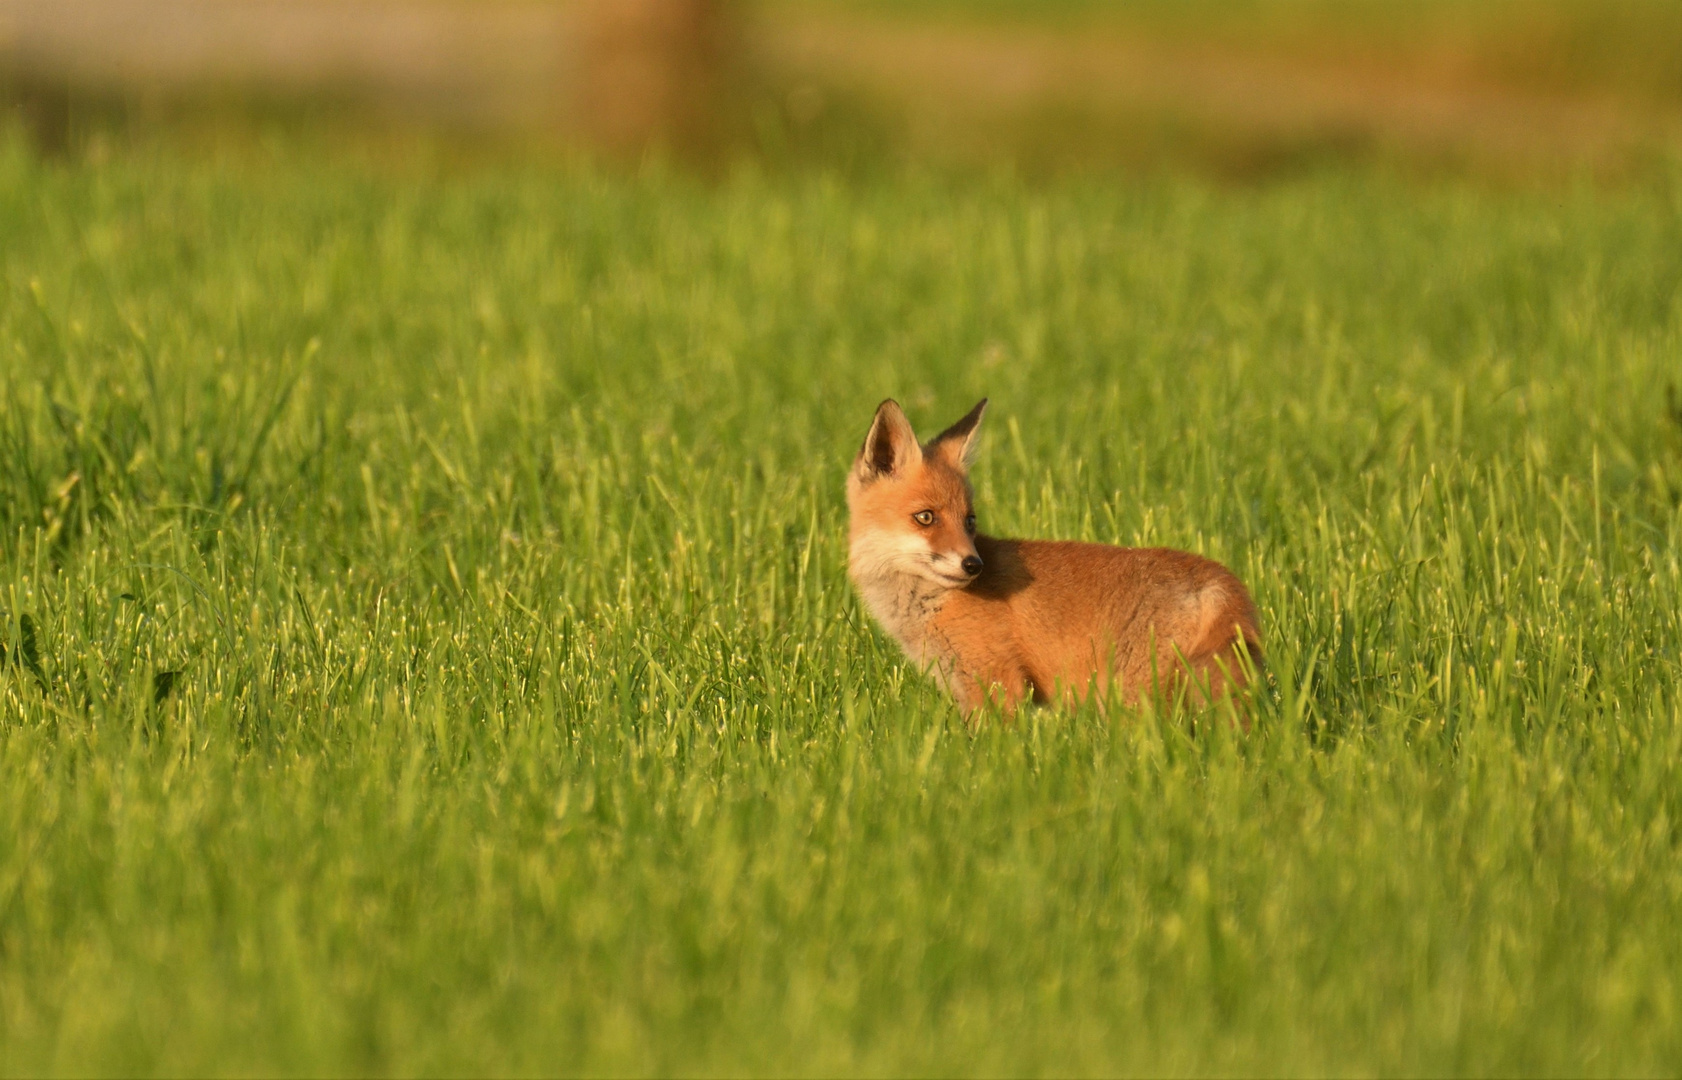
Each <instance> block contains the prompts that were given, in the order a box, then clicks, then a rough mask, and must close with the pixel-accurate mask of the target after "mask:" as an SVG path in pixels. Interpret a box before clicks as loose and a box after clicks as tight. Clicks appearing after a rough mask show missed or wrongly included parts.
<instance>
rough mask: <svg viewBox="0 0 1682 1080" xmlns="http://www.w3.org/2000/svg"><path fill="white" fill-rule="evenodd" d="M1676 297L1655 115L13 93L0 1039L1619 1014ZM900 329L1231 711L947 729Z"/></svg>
mask: <svg viewBox="0 0 1682 1080" xmlns="http://www.w3.org/2000/svg"><path fill="white" fill-rule="evenodd" d="M280 150H281V151H283V150H284V147H282V148H280ZM1679 358H1682V179H1677V180H1675V181H1674V182H1667V183H1655V184H1649V185H1646V186H1641V187H1628V188H1622V189H1598V190H1597V189H1590V188H1580V189H1579V188H1569V187H1564V188H1549V189H1546V190H1511V189H1509V190H1500V191H1498V190H1494V189H1491V188H1479V187H1474V186H1469V185H1465V184H1456V183H1449V182H1443V183H1425V182H1418V181H1409V182H1404V181H1400V180H1396V179H1393V178H1388V177H1386V176H1385V175H1382V174H1378V173H1359V172H1340V171H1330V172H1319V173H1314V174H1310V175H1306V176H1302V177H1298V178H1296V179H1292V180H1289V181H1285V182H1280V183H1276V184H1272V185H1267V186H1261V187H1250V188H1233V187H1222V186H1218V185H1210V184H1205V183H1201V182H1197V181H1172V180H1169V179H1166V178H1165V179H1158V180H1135V181H1118V180H1105V179H1101V178H1097V177H1088V178H1085V179H1081V178H1069V179H1066V180H1062V181H1057V182H1055V183H1047V184H1041V185H1034V186H1025V185H1023V184H1020V183H1017V182H1014V181H1012V180H1010V179H1008V178H1006V177H1002V176H1000V177H991V178H989V177H982V176H971V177H968V178H963V177H953V176H938V175H925V174H920V173H917V172H915V171H908V172H905V173H898V174H893V175H882V176H879V177H876V178H874V179H871V178H868V177H865V178H859V179H855V180H850V181H848V182H845V183H843V182H839V181H835V180H831V179H826V178H825V177H823V176H822V175H763V174H757V173H753V172H742V173H739V174H734V175H731V176H728V177H726V178H723V179H721V180H718V181H717V182H710V183H702V182H699V181H695V180H692V179H685V178H683V177H681V176H677V175H672V174H667V173H663V172H661V171H659V170H657V169H651V170H649V171H647V172H645V173H643V174H641V175H638V176H634V177H629V178H627V177H618V178H615V177H612V176H608V175H604V174H598V173H595V172H592V171H590V170H589V169H585V168H554V167H540V166H537V165H517V164H514V165H503V166H497V167H488V166H487V167H483V168H466V169H428V168H424V167H419V166H416V167H391V168H377V167H369V166H366V165H357V164H354V163H350V162H338V163H327V164H321V163H316V164H313V165H307V166H306V165H304V164H302V163H300V162H299V161H298V160H296V159H295V158H294V157H292V156H289V155H288V154H286V153H284V152H280V151H277V152H276V156H275V157H274V159H273V160H272V161H267V162H263V161H250V160H246V161H242V162H232V163H226V162H225V163H223V164H220V165H219V164H216V163H215V162H214V161H212V160H211V159H209V158H206V157H204V156H202V155H196V154H195V155H177V154H174V153H172V152H169V151H165V150H152V151H135V152H126V151H125V152H120V153H115V154H112V155H111V156H109V157H108V158H107V159H106V160H105V161H104V162H103V163H101V164H90V163H85V162H84V163H80V164H78V163H74V162H72V163H65V164H52V165H43V164H40V163H38V162H37V161H35V160H34V159H33V158H31V157H30V156H29V155H28V154H27V153H26V152H25V151H24V150H23V149H22V147H21V145H20V144H19V143H17V142H16V141H12V142H9V143H5V144H3V148H0V529H3V535H4V537H5V540H4V547H3V550H0V628H3V629H0V643H3V644H4V648H5V658H4V660H3V661H0V1072H4V1073H7V1074H25V1073H43V1072H50V1073H107V1072H122V1073H181V1072H264V1073H267V1072H281V1073H343V1072H381V1073H417V1072H474V1073H484V1072H497V1073H501V1072H522V1071H544V1072H549V1071H561V1072H592V1073H600V1072H686V1073H692V1072H741V1071H761V1070H763V1071H772V1070H775V1071H799V1072H825V1073H834V1072H842V1073H853V1072H860V1073H887V1072H940V1073H954V1072H985V1073H1002V1072H1010V1073H1016V1072H1021V1073H1110V1072H1132V1071H1148V1072H1164V1071H1166V1072H1269V1073H1273V1072H1317V1071H1336V1072H1340V1073H1348V1072H1355V1073H1360V1072H1387V1073H1396V1072H1411V1073H1419V1072H1431V1073H1438V1072H1442V1073H1517V1072H1524V1073H1579V1072H1583V1073H1629V1072H1646V1073H1667V1074H1668V1073H1675V1072H1676V1071H1677V1070H1678V1069H1679V1068H1682V935H1679V934H1678V933H1677V927H1678V926H1679V925H1682V859H1679V850H1678V845H1679V842H1682V693H1679V690H1678V685H1677V683H1678V679H1677V677H1678V667H1679V661H1682V656H1679V652H1678V648H1679V640H1682V636H1679V631H1682V626H1679V615H1678V612H1679V611H1682V562H1679V548H1678V544H1679V540H1682V517H1679V514H1678V509H1677V501H1678V496H1679V495H1682V428H1679V426H1678V422H1677V419H1676V418H1675V417H1674V416H1673V415H1672V412H1671V408H1670V406H1669V405H1668V404H1667V399H1666V389H1667V386H1668V385H1669V381H1670V380H1671V379H1673V378H1676V377H1682V371H1679V370H1678V361H1679ZM889 394H892V395H895V396H898V397H899V398H900V399H901V400H902V401H903V402H905V403H906V405H907V407H908V409H909V411H910V412H911V415H912V417H913V419H914V421H916V422H918V423H919V424H920V425H922V426H924V428H925V430H929V429H932V428H933V426H934V425H937V424H943V423H945V422H947V421H949V420H951V419H953V418H955V417H956V416H957V415H959V414H960V412H961V411H962V410H964V409H966V408H967V407H968V406H969V405H970V404H972V403H973V401H974V400H975V399H976V398H977V397H979V396H981V395H983V394H987V395H990V396H991V397H992V401H993V407H992V411H991V412H990V413H989V416H988V434H987V437H986V439H985V445H984V447H983V450H982V454H981V459H980V462H979V465H978V469H977V473H978V478H979V479H978V496H979V509H980V515H981V522H982V527H983V529H984V530H987V531H991V532H994V533H1002V534H1007V535H1008V534H1017V535H1037V536H1061V537H1084V538H1090V539H1097V540H1104V541H1114V542H1119V543H1127V544H1132V543H1164V544H1173V545H1178V546H1184V547H1189V548H1192V549H1194V550H1198V551H1203V552H1206V553H1208V554H1210V555H1212V556H1215V557H1218V558H1221V559H1223V560H1225V561H1227V562H1228V563H1229V564H1230V565H1232V566H1233V567H1234V569H1236V570H1237V571H1238V573H1239V574H1240V576H1242V577H1243V578H1244V579H1245V580H1246V581H1247V582H1248V584H1249V585H1250V587H1251V589H1252V590H1253V591H1254V593H1255V596H1256V598H1257V601H1258V602H1259V605H1260V607H1261V611H1262V614H1263V620H1264V626H1265V632H1266V646H1267V650H1268V656H1269V661H1270V665H1271V672H1272V678H1273V685H1272V686H1271V687H1270V689H1269V692H1268V693H1267V695H1266V696H1265V700H1264V701H1263V703H1262V704H1261V706H1260V716H1259V719H1258V722H1257V725H1256V728H1255V730H1254V731H1253V732H1251V733H1250V734H1249V735H1247V736H1246V735H1240V734H1237V733H1234V732H1233V731H1231V730H1228V729H1227V728H1225V727H1222V726H1220V725H1210V724H1208V723H1203V724H1199V723H1198V722H1197V720H1196V718H1195V717H1186V716H1157V715H1138V716H1132V715H1126V716H1112V717H1110V718H1109V719H1108V720H1106V719H1104V718H1101V717H1099V716H1097V715H1095V714H1093V713H1091V712H1077V713H1066V712H1060V711H1055V710H1040V711H1030V712H1027V713H1025V714H1024V715H1022V716H1021V717H1019V718H1018V719H1017V720H1016V722H1015V723H1014V724H1010V723H1003V722H999V721H997V720H994V721H990V722H987V723H983V724H982V725H981V726H980V727H979V729H977V730H973V731H972V730H969V729H967V728H966V727H965V726H964V725H963V723H962V722H961V720H960V719H959V717H958V716H957V714H956V712H955V710H954V709H953V707H952V706H951V705H950V704H949V703H947V702H946V701H945V700H943V699H942V698H941V697H940V696H939V694H938V693H937V692H935V691H934V690H933V688H931V687H930V686H929V685H928V684H927V683H926V682H925V681H924V680H923V679H922V678H920V677H919V676H917V675H916V673H915V672H913V671H911V670H909V669H908V668H907V667H906V665H905V664H904V663H903V662H902V661H901V659H900V658H899V656H898V655H896V652H895V650H894V648H893V646H892V645H891V643H889V642H888V641H887V640H886V639H885V638H884V637H883V636H882V635H881V634H880V633H878V632H877V631H876V630H875V629H874V628H873V627H871V626H870V625H869V624H868V621H867V620H866V618H865V617H864V615H863V613H862V611H861V609H860V607H859V605H858V603H857V602H856V600H855V599H854V598H853V596H852V595H851V593H850V590H849V588H848V585H847V583H846V580H845V569H844V552H845V546H844V531H845V513H844V508H843V505H842V498H841V489H842V479H843V475H844V471H845V468H846V466H847V464H848V462H849V460H850V458H851V455H852V453H853V451H854V450H855V448H856V445H857V443H858V440H859V439H860V438H861V437H862V435H863V433H864V429H865V427H866V425H867V424H868V421H869V418H870V415H871V410H872V409H873V408H874V406H875V405H876V403H877V401H878V400H879V399H880V398H882V397H884V396H886V395H889Z"/></svg>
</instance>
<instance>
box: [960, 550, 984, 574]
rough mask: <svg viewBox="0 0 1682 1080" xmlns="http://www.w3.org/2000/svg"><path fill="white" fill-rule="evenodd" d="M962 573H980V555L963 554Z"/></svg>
mask: <svg viewBox="0 0 1682 1080" xmlns="http://www.w3.org/2000/svg"><path fill="white" fill-rule="evenodd" d="M964 573H966V574H968V575H969V576H970V577H974V576H975V575H977V574H979V573H981V556H979V555H965V556H964Z"/></svg>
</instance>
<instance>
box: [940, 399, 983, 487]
mask: <svg viewBox="0 0 1682 1080" xmlns="http://www.w3.org/2000/svg"><path fill="white" fill-rule="evenodd" d="M986 411H987V399H986V398H982V399H981V400H980V401H978V402H976V403H975V408H973V409H971V410H970V411H969V412H967V413H965V414H964V418H963V419H962V420H959V421H958V422H957V423H956V424H953V425H952V426H951V427H949V428H947V429H946V430H945V431H943V432H941V433H940V434H939V435H936V436H935V437H934V440H933V441H932V442H930V443H929V449H930V450H932V451H933V452H934V453H936V454H939V455H940V456H941V457H944V458H945V459H946V461H947V462H948V463H949V464H950V465H951V466H952V467H953V468H954V469H960V470H962V471H964V472H968V471H969V466H970V462H972V461H974V460H975V446H976V433H977V432H979V431H980V430H981V414H982V413H984V412H986Z"/></svg>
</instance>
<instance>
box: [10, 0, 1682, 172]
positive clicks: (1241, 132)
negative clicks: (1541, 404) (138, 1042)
mask: <svg viewBox="0 0 1682 1080" xmlns="http://www.w3.org/2000/svg"><path fill="white" fill-rule="evenodd" d="M0 101H3V103H4V108H5V111H6V112H7V113H8V114H9V115H10V117H11V121H12V123H13V124H15V125H18V126H21V127H23V128H24V129H25V130H26V131H27V132H28V137H29V139H30V140H31V141H32V142H33V143H34V144H35V145H36V146H37V147H38V148H39V149H40V150H41V152H43V153H45V154H55V155H77V154H88V153H95V154H97V153H98V152H99V151H100V148H101V147H102V146H105V145H108V144H109V142H110V140H113V139H132V138H142V137H148V136H169V137H188V138H207V139H215V140H220V141H231V142H234V143H237V142H238V141H239V140H240V139H241V138H244V137H248V136H251V135H257V136H261V135H263V134H264V133H266V132H267V133H272V132H275V131H284V130H286V129H289V128H290V129H298V130H303V131H308V132H309V133H310V134H311V137H319V138H325V139H334V138H342V139H345V140H348V141H351V142H353V143H354V144H356V145H358V146H361V147H367V146H381V145H384V146H392V147H396V146H401V145H404V144H405V143H409V142H414V141H416V140H422V141H427V142H429V143H430V144H431V145H445V146H450V147H454V148H459V149H462V150H464V151H472V150H474V149H479V150H484V149H492V148H496V147H503V148H509V147H519V148H522V150H529V149H530V148H533V147H537V148H542V149H554V150H557V151H562V152H567V153H572V152H578V151H581V150H582V151H584V152H588V153H591V154H597V155H602V156H605V157H611V158H619V159H627V160H633V161H634V160H642V159H645V158H647V157H648V156H650V155H657V156H660V157H663V158H670V159H681V160H684V161H688V162H693V163H695V164H697V165H700V166H702V167H714V166H717V165H719V164H720V163H728V162H731V161H733V160H739V159H742V158H748V157H751V158H758V159H761V160H765V161H772V162H787V163H795V164H798V163H807V162H811V163H818V164H821V165H823V166H825V167H862V166H868V165H870V164H871V163H875V162H881V161H896V160H898V161H903V160H913V161H919V160H923V161H930V162H938V163H945V164H956V165H982V166H987V167H994V166H997V165H1000V164H1005V165H1008V166H1009V167H1011V168H1014V169H1018V170H1021V171H1024V172H1036V171H1064V170H1069V169H1078V168H1089V167H1109V168H1114V167H1122V168H1128V169H1151V168H1160V167H1173V168H1192V169H1197V170H1206V171H1209V172H1211V173H1215V174H1219V175H1222V176H1228V177H1233V178H1248V177H1264V176H1268V175H1271V174H1276V173H1279V172H1281V171H1288V170H1292V169H1299V168H1302V167H1304V166H1305V165H1313V164H1316V163H1324V162H1327V161H1338V160H1344V159H1367V160H1382V161H1388V162H1393V163H1396V164H1397V165H1399V166H1402V167H1404V168H1408V169H1424V170H1454V171H1471V172H1477V173H1489V174H1493V175H1502V176H1529V175H1537V174H1559V173H1567V174H1573V175H1580V174H1583V173H1591V174H1594V175H1596V176H1608V177H1616V176H1621V175H1628V174H1630V173H1632V172H1640V171H1643V170H1648V169H1652V168H1654V167H1659V168H1666V169H1668V168H1671V167H1672V166H1673V165H1674V162H1675V161H1676V158H1677V152H1678V149H1677V148H1678V147H1679V146H1682V3H1679V2H1677V0H1461V2H1450V0H1201V2H1194V0H1135V2H1129V3H1116V2H1111V3H1105V2H1099V0H962V2H960V0H899V2H886V0H883V2H872V0H754V2H749V0H740V2H728V0H0Z"/></svg>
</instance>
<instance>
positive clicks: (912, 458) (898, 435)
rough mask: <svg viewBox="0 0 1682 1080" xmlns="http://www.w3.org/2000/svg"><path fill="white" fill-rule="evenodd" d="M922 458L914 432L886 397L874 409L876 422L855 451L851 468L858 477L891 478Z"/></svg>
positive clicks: (893, 401)
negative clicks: (855, 454)
mask: <svg viewBox="0 0 1682 1080" xmlns="http://www.w3.org/2000/svg"><path fill="white" fill-rule="evenodd" d="M922 458H923V449H922V447H920V446H918V445H917V433H916V432H914V431H912V430H911V421H909V420H907V419H906V418H905V410H903V409H901V408H900V407H899V402H897V401H895V400H894V399H893V398H889V399H888V400H886V401H884V402H882V404H880V405H878V406H876V419H875V420H873V421H871V424H870V434H868V435H866V436H865V437H864V446H863V447H861V448H860V449H859V456H858V460H856V461H854V462H853V468H854V469H855V470H857V472H858V474H859V476H860V478H862V479H864V480H875V479H877V478H878V477H882V476H892V475H893V474H894V473H897V472H899V471H900V470H901V469H904V468H906V467H907V466H909V465H913V464H916V463H917V462H918V461H921V460H922Z"/></svg>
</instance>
